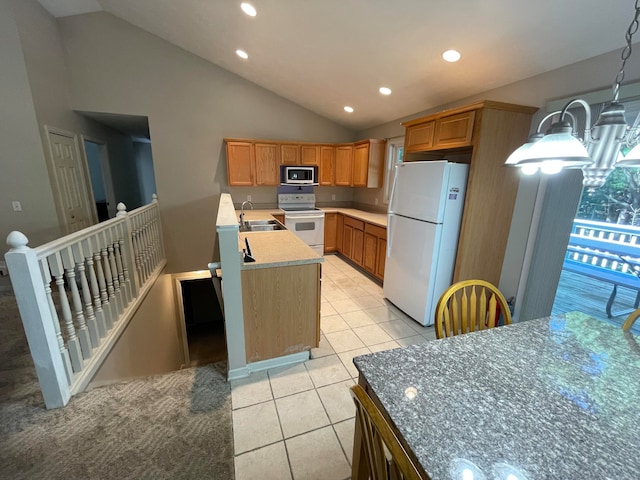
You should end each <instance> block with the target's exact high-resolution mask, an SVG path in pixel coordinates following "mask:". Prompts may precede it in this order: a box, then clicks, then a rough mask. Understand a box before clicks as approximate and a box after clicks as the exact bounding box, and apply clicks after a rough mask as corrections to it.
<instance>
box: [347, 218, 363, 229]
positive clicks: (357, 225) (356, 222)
mask: <svg viewBox="0 0 640 480" xmlns="http://www.w3.org/2000/svg"><path fill="white" fill-rule="evenodd" d="M344 224H345V225H349V226H350V227H353V228H355V229H356V230H364V222H363V221H362V220H356V219H355V218H351V217H347V216H345V217H344Z"/></svg>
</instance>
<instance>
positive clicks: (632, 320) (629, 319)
mask: <svg viewBox="0 0 640 480" xmlns="http://www.w3.org/2000/svg"><path fill="white" fill-rule="evenodd" d="M638 317H640V308H638V309H637V310H634V311H633V312H631V313H630V314H629V316H628V317H627V319H626V320H625V321H624V323H623V324H622V330H624V331H625V332H626V331H628V330H630V329H631V327H633V324H634V323H635V321H636V320H637V319H638Z"/></svg>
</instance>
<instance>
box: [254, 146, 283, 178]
mask: <svg viewBox="0 0 640 480" xmlns="http://www.w3.org/2000/svg"><path fill="white" fill-rule="evenodd" d="M279 163H280V162H279V161H278V145H276V144H274V143H256V144H255V165H256V185H278V184H279V183H280V178H279V175H278V173H279V172H278V170H279V168H278V164H279Z"/></svg>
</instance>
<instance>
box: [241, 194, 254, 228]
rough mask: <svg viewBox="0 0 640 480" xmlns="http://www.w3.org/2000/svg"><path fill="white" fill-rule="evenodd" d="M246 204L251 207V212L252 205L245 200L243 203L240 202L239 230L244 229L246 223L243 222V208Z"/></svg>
mask: <svg viewBox="0 0 640 480" xmlns="http://www.w3.org/2000/svg"><path fill="white" fill-rule="evenodd" d="M247 203H248V204H249V205H251V210H253V203H251V202H250V201H249V200H245V201H244V202H242V207H240V228H244V227H246V223H245V221H244V206H245V205H246V204H247Z"/></svg>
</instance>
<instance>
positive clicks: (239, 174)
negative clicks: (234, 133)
mask: <svg viewBox="0 0 640 480" xmlns="http://www.w3.org/2000/svg"><path fill="white" fill-rule="evenodd" d="M254 170H255V158H254V148H253V144H251V143H250V142H227V177H228V180H229V185H231V186H251V185H254V173H253V172H254Z"/></svg>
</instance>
